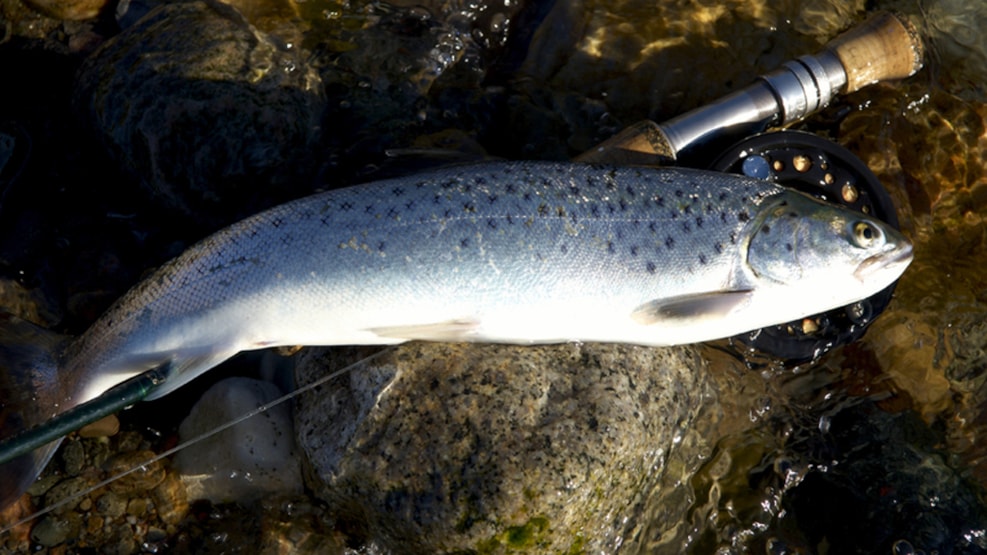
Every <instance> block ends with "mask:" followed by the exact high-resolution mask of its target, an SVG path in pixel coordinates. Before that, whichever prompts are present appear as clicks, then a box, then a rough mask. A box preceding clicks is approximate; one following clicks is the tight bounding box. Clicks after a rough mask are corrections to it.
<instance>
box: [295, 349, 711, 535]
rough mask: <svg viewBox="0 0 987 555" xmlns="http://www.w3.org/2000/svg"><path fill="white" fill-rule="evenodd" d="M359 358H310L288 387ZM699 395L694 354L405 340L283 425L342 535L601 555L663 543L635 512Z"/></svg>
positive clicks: (653, 488)
mask: <svg viewBox="0 0 987 555" xmlns="http://www.w3.org/2000/svg"><path fill="white" fill-rule="evenodd" d="M360 352H362V353H364V354H365V353H366V352H367V351H365V350H364V351H353V350H345V349H329V350H316V349H313V350H309V351H307V352H305V353H303V354H301V355H300V357H299V361H298V367H297V371H296V375H297V377H298V381H299V383H300V384H305V383H311V382H312V381H314V380H316V379H318V378H319V377H320V376H323V375H325V374H327V373H328V372H330V371H331V370H334V369H339V368H342V367H343V366H345V364H347V363H348V362H351V361H353V360H356V358H355V357H356V355H357V354H358V353H360ZM711 395H712V394H711V390H710V386H709V385H708V382H707V375H706V372H705V362H704V361H703V360H702V359H701V358H700V357H699V356H698V355H697V354H696V352H695V351H694V350H693V349H692V348H674V349H646V348H639V347H631V346H616V345H596V344H567V345H556V346H537V347H514V346H501V345H449V344H421V343H412V344H408V345H404V346H401V347H398V348H396V349H394V350H393V351H390V352H387V353H385V354H384V355H383V356H381V357H379V358H376V359H375V360H373V361H372V362H370V363H369V364H364V365H360V366H359V367H357V368H355V369H353V370H352V371H349V372H347V373H345V374H343V375H342V376H341V377H338V378H335V379H334V380H332V381H330V382H328V384H326V385H322V386H319V387H318V388H316V389H315V390H313V391H312V392H309V393H306V394H305V395H304V396H303V397H302V398H301V400H300V403H299V407H298V410H297V411H296V429H297V433H298V437H299V445H300V447H301V448H302V449H303V451H304V452H305V454H306V455H307V458H308V464H310V467H311V468H310V469H309V471H310V476H309V478H310V482H311V483H310V484H309V485H310V486H311V487H312V489H313V490H315V492H316V493H317V495H319V496H320V497H321V498H323V499H324V500H325V501H326V502H327V503H329V505H330V507H331V508H332V509H333V510H334V511H335V512H336V513H337V515H338V519H339V521H340V522H341V523H342V528H343V529H344V530H345V531H346V532H347V533H349V535H350V537H351V541H355V542H360V541H365V542H368V543H373V544H376V545H378V546H380V547H382V548H384V549H389V550H393V551H394V552H400V553H411V552H428V553H433V552H450V551H461V550H477V551H480V552H503V551H505V550H510V549H518V548H523V549H525V550H527V551H534V552H555V553H558V552H583V551H585V552H599V551H601V550H603V551H611V550H613V549H614V548H616V547H617V546H621V545H622V546H623V547H624V548H628V547H630V545H631V544H640V543H642V542H646V541H648V539H647V538H643V537H642V536H644V535H647V536H648V538H654V537H656V536H658V535H660V534H661V530H655V525H654V523H653V522H648V521H647V517H646V516H645V515H643V514H642V513H643V512H645V511H647V512H653V511H654V508H653V500H654V499H655V498H656V497H661V492H660V491H657V490H659V489H661V488H662V487H663V486H662V483H663V478H665V476H664V474H665V471H666V463H667V462H668V461H669V457H670V455H671V456H672V458H673V459H676V460H678V461H679V462H678V463H677V464H676V466H677V468H676V470H675V471H676V472H679V471H681V470H682V468H681V466H680V465H681V464H682V461H683V458H682V457H681V456H680V455H681V454H680V453H677V452H675V450H676V449H678V448H679V447H678V444H679V441H680V440H681V438H682V437H683V435H685V434H686V432H687V430H688V429H689V428H690V427H691V426H692V424H693V421H694V419H695V417H696V415H697V414H698V412H699V411H700V410H701V408H702V407H703V406H704V405H705V404H706V403H707V402H709V400H710V397H711ZM685 459H686V460H685V463H684V464H685V466H690V465H691V464H692V463H693V462H694V459H695V457H694V455H688V456H686V457H685ZM685 474H688V472H685ZM682 478H683V476H681V475H676V476H675V477H674V479H672V480H670V482H671V483H676V482H680V480H681V479H682ZM685 506H686V504H682V505H681V507H682V510H684V507H685ZM662 511H663V512H666V513H667V514H669V515H670V518H669V519H668V520H667V522H669V523H670V524H669V526H672V525H673V523H675V522H678V520H680V518H681V516H682V515H681V514H678V515H674V514H672V513H675V512H676V511H675V510H672V509H670V508H668V507H665V508H664V509H662ZM645 529H647V531H646V533H643V532H642V530H645Z"/></svg>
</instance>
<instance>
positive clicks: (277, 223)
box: [271, 217, 284, 227]
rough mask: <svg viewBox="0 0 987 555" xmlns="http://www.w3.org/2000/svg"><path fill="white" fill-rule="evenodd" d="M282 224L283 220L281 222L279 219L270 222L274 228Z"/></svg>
mask: <svg viewBox="0 0 987 555" xmlns="http://www.w3.org/2000/svg"><path fill="white" fill-rule="evenodd" d="M282 224H284V220H282V219H281V218H280V217H277V218H274V219H272V220H271V225H273V226H274V227H281V225H282Z"/></svg>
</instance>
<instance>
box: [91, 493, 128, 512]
mask: <svg viewBox="0 0 987 555" xmlns="http://www.w3.org/2000/svg"><path fill="white" fill-rule="evenodd" d="M96 510H97V511H99V513H100V514H101V515H103V516H104V517H106V518H108V519H116V518H120V517H122V516H123V515H124V513H126V512H127V500H126V499H125V498H124V497H123V496H121V495H118V494H116V493H113V492H112V491H109V492H106V493H104V494H103V495H101V496H100V497H99V499H97V500H96Z"/></svg>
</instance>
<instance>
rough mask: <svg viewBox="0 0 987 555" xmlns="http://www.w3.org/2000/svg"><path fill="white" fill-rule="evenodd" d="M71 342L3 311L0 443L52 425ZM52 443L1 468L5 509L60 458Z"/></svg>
mask: <svg viewBox="0 0 987 555" xmlns="http://www.w3.org/2000/svg"><path fill="white" fill-rule="evenodd" d="M67 343H68V338H67V337H65V336H62V335H58V334H56V333H52V332H50V331H48V330H46V329H44V328H42V327H40V326H37V325H35V324H32V323H31V322H28V321H27V320H24V319H21V318H18V317H16V316H14V315H12V314H8V313H6V312H2V311H0V438H2V439H7V438H9V437H12V436H14V435H15V434H17V433H20V432H22V431H24V430H27V429H30V428H33V427H34V426H37V425H40V424H42V423H44V422H45V421H47V420H48V419H49V418H51V417H52V416H55V414H57V413H58V412H61V411H63V410H65V409H67V408H70V407H67V406H65V404H66V403H65V399H66V392H65V390H64V384H63V383H62V382H61V381H60V380H59V379H58V378H59V377H58V361H59V358H60V355H61V353H62V351H63V350H64V348H65V346H66V344H67ZM59 443H61V440H59V441H53V442H51V443H49V444H48V445H45V446H44V447H41V448H38V449H36V450H34V451H32V452H31V453H27V454H25V455H22V456H20V457H17V458H16V459H13V460H11V461H9V462H7V463H4V464H3V465H0V476H3V479H2V480H0V508H2V507H7V506H9V505H10V504H12V503H13V502H14V501H16V500H17V498H19V497H20V496H21V495H23V493H24V492H25V491H27V488H28V487H29V486H30V485H31V484H32V483H34V481H35V480H36V479H37V478H38V476H39V475H40V474H41V471H42V470H43V469H44V467H45V465H46V464H48V461H49V459H51V456H52V455H53V454H54V453H55V449H56V448H57V447H58V445H59Z"/></svg>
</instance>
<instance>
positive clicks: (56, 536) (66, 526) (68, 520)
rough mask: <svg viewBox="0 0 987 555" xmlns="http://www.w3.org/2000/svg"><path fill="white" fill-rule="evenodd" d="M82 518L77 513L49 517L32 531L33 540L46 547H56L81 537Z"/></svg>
mask: <svg viewBox="0 0 987 555" xmlns="http://www.w3.org/2000/svg"><path fill="white" fill-rule="evenodd" d="M81 529H82V517H80V516H79V515H78V514H76V513H71V512H70V513H65V514H61V515H49V516H46V517H44V518H43V519H42V520H41V521H40V522H38V524H37V525H36V526H35V527H34V529H32V530H31V539H32V540H34V541H35V542H37V543H38V544H40V545H43V546H45V547H54V546H56V545H60V544H62V543H65V542H66V541H68V540H70V539H72V538H75V537H76V536H78V535H79V531H80V530H81Z"/></svg>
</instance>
